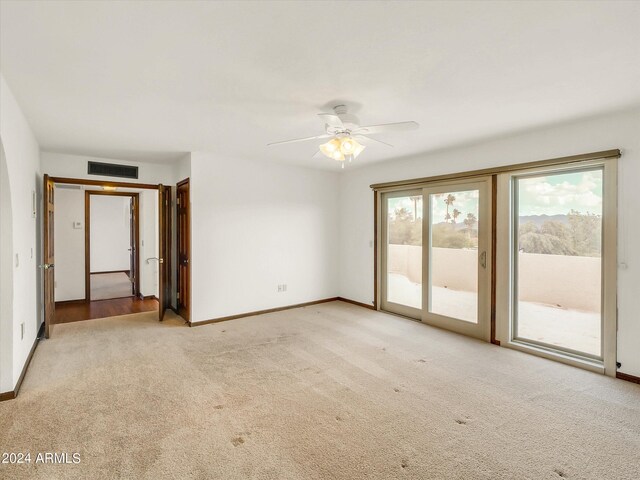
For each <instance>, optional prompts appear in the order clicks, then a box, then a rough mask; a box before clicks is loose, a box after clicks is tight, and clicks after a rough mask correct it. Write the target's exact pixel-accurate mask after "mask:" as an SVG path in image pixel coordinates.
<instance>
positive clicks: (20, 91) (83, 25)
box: [0, 1, 640, 168]
mask: <svg viewBox="0 0 640 480" xmlns="http://www.w3.org/2000/svg"><path fill="white" fill-rule="evenodd" d="M0 5H1V6H0V9H1V10H0V18H1V20H0V21H1V23H0V28H1V33H0V66H1V69H2V73H3V75H4V76H5V78H6V80H7V82H8V84H9V85H10V87H11V88H12V90H13V92H14V94H15V95H16V97H17V99H18V102H19V103H20V104H21V106H22V107H23V109H24V111H25V114H26V116H27V118H28V120H29V122H30V124H31V125H32V127H33V129H34V131H35V134H36V136H37V138H38V140H39V142H40V144H41V147H42V148H43V150H50V151H62V152H70V153H78V154H85V155H94V156H104V157H115V158H122V159H133V160H160V161H172V160H173V159H175V158H177V157H178V156H180V155H181V154H182V153H183V152H187V151H205V150H206V151H213V152H218V153H220V154H221V155H223V156H229V157H243V158H253V159H261V160H278V161H284V162H289V163H295V164H299V165H307V166H314V167H319V168H336V163H337V162H333V161H331V160H328V159H326V158H315V159H312V158H311V155H312V154H313V153H314V152H315V150H316V144H315V143H313V142H310V143H307V144H297V145H285V146H280V147H270V148H267V147H266V144H267V143H268V142H271V141H277V140H285V139H289V138H296V137H304V136H309V135H314V134H317V133H321V132H322V127H323V125H322V122H321V121H319V120H318V118H317V117H316V114H317V113H319V112H322V111H327V110H328V109H329V107H330V106H331V105H333V104H334V103H337V102H340V103H342V102H346V103H347V104H348V105H350V106H352V112H353V113H356V115H358V116H359V117H360V120H361V123H362V124H376V123H388V122H397V121H404V120H415V121H417V122H419V123H420V124H421V128H420V129H419V130H418V131H414V132H408V133H402V134H394V135H391V134H388V135H385V136H384V137H379V138H380V139H382V140H385V141H387V142H391V143H394V144H395V148H389V147H385V146H384V145H373V146H371V147H370V148H368V149H367V150H366V151H365V152H364V153H363V154H362V156H361V157H359V158H358V160H357V162H358V164H364V163H369V162H375V161H382V160H392V159H394V158H398V157H402V156H407V155H413V154H417V153H420V152H425V151H429V150H434V149H437V148H442V147H446V146H450V145H454V144H458V143H466V142H470V141H474V140H477V139H481V138H486V137H490V136H496V135H503V134H506V133H509V132H514V131H519V130H523V129H528V128H535V127H538V126H542V125H546V124H551V123H556V122H561V121H565V120H569V119H573V118H578V117H583V116H589V115H594V114H597V113H601V112H606V111H612V110H617V109H622V108H626V107H629V106H631V105H637V104H640V2H602V3H600V2H568V3H559V2H531V3H525V2H393V3H392V2H371V3H369V2H335V3H334V2H311V1H300V2H266V1H260V2H160V1H157V2H153V3H152V2H133V1H129V2H105V3H102V2H95V1H94V2H89V1H87V2H75V1H73V2H42V3H40V2H9V1H2V3H1V4H0Z"/></svg>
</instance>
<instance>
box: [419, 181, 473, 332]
mask: <svg viewBox="0 0 640 480" xmlns="http://www.w3.org/2000/svg"><path fill="white" fill-rule="evenodd" d="M429 205H430V209H431V210H430V215H429V234H430V235H429V240H430V242H429V280H430V281H429V284H428V289H429V293H428V299H429V302H428V311H429V312H430V313H435V314H438V315H443V316H446V317H450V318H455V319H458V320H463V321H465V322H471V323H478V268H479V267H478V265H479V261H478V260H479V259H478V222H479V221H480V220H482V219H481V218H480V209H479V205H480V190H479V189H471V190H463V191H447V192H440V193H432V194H430V195H429ZM485 255H486V254H485Z"/></svg>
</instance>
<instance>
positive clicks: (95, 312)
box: [55, 297, 158, 323]
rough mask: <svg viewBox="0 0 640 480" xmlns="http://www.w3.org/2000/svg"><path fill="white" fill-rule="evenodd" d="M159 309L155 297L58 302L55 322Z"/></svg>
mask: <svg viewBox="0 0 640 480" xmlns="http://www.w3.org/2000/svg"><path fill="white" fill-rule="evenodd" d="M157 309H158V301H157V300H156V299H155V298H148V299H145V300H140V299H138V298H135V297H125V298H114V299H111V300H95V301H92V302H84V301H82V300H79V301H77V302H61V303H56V317H55V318H56V321H55V323H69V322H78V321H80V320H91V319H94V318H104V317H113V316H116V315H128V314H130V313H141V312H149V311H151V310H157Z"/></svg>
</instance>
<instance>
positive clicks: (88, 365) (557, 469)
mask: <svg viewBox="0 0 640 480" xmlns="http://www.w3.org/2000/svg"><path fill="white" fill-rule="evenodd" d="M54 332H55V335H56V336H55V337H54V338H52V339H50V340H46V341H44V342H42V343H41V344H40V346H39V347H38V349H37V351H36V353H35V356H34V358H33V361H32V364H31V367H30V369H29V372H28V374H27V376H26V379H25V382H24V384H23V387H22V390H21V392H20V395H19V397H18V398H17V399H16V400H14V401H8V402H3V403H1V404H0V432H1V436H0V452H11V451H13V452H25V451H30V452H32V458H33V456H34V455H35V454H36V453H37V452H80V454H81V459H82V461H81V463H80V464H79V465H34V464H32V465H30V466H26V465H20V466H7V465H0V477H2V478H12V479H18V478H36V479H37V478H47V479H48V478H56V479H63V478H84V479H88V478H91V479H93V478H146V479H160V478H176V479H185V478H198V479H206V478H207V479H208V478H215V479H244V478H255V479H359V478H370V479H371V478H373V479H395V478H401V479H405V478H412V479H465V480H469V479H492V480H495V479H509V480H512V479H558V478H569V479H597V480H602V479H616V480H624V479H629V480H630V479H637V478H638V472H640V386H638V385H634V384H631V383H628V382H623V381H621V380H615V379H611V378H607V377H604V376H601V375H597V374H593V373H589V372H586V371H583V370H579V369H576V368H572V367H569V366H565V365H561V364H558V363H554V362H552V361H548V360H544V359H541V358H537V357H534V356H531V355H527V354H524V353H521V352H516V351H512V350H508V349H505V348H500V347H496V346H493V345H490V344H486V343H482V342H480V341H476V340H473V339H469V338H465V337H462V336H459V335H455V334H452V333H449V332H445V331H442V330H438V329H435V328H431V327H428V326H426V325H421V324H419V323H417V322H412V321H410V320H405V319H402V318H399V317H395V316H391V315H386V314H382V313H378V312H372V311H369V310H366V309H363V308H360V307H356V306H352V305H349V304H345V303H342V302H332V303H327V304H321V305H317V306H312V307H307V308H301V309H295V310H289V311H284V312H278V313H272V314H268V315H262V316H256V317H248V318H243V319H238V320H233V321H230V322H224V323H219V324H214V325H208V326H202V327H197V328H188V327H184V326H182V322H181V321H180V320H178V319H176V318H175V317H170V318H169V319H168V320H167V321H166V322H165V323H164V324H159V323H158V322H157V321H156V320H155V313H153V312H151V313H144V314H136V315H128V316H123V317H114V318H110V319H101V320H90V321H85V322H77V323H71V324H64V325H58V326H57V327H56V329H55V330H54Z"/></svg>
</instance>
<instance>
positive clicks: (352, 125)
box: [333, 105, 360, 131]
mask: <svg viewBox="0 0 640 480" xmlns="http://www.w3.org/2000/svg"><path fill="white" fill-rule="evenodd" d="M333 111H334V112H335V114H336V115H337V116H338V117H340V120H342V123H343V124H344V126H345V129H346V130H349V131H351V130H354V129H356V128H358V127H359V124H360V121H359V120H358V117H356V116H355V115H351V114H350V113H347V106H346V105H336V106H335V107H333Z"/></svg>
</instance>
